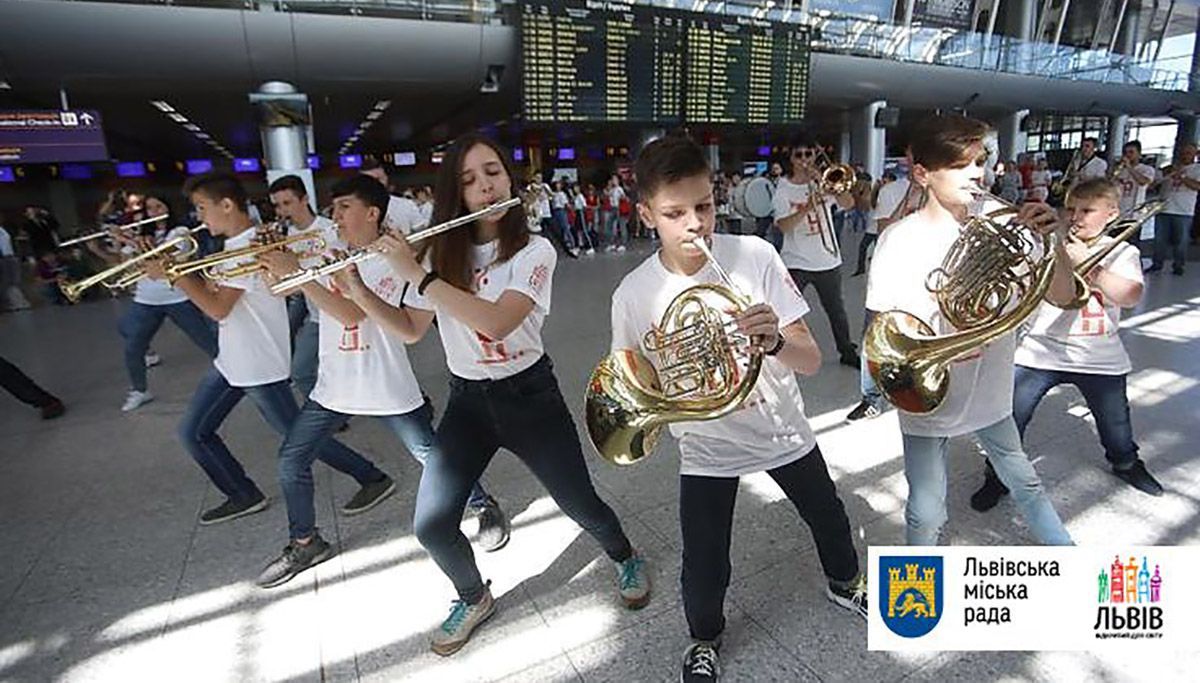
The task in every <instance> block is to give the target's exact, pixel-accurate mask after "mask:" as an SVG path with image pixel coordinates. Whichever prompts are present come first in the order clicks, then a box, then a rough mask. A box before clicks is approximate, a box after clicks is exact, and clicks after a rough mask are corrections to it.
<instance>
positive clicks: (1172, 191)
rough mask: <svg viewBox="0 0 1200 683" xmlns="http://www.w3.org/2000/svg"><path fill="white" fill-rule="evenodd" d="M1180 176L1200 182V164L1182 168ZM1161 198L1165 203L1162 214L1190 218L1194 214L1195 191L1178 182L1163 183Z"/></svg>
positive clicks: (1168, 181)
mask: <svg viewBox="0 0 1200 683" xmlns="http://www.w3.org/2000/svg"><path fill="white" fill-rule="evenodd" d="M1182 175H1183V176H1184V177H1187V178H1190V179H1192V180H1198V181H1200V164H1188V165H1187V166H1185V167H1184V169H1183V174H1182ZM1162 196H1163V199H1164V200H1166V202H1167V207H1166V208H1165V209H1163V213H1170V214H1175V215H1177V216H1191V215H1194V214H1195V213H1196V191H1195V190H1191V189H1188V187H1187V186H1186V185H1184V184H1183V183H1182V182H1180V181H1178V180H1167V181H1165V182H1163V191H1162Z"/></svg>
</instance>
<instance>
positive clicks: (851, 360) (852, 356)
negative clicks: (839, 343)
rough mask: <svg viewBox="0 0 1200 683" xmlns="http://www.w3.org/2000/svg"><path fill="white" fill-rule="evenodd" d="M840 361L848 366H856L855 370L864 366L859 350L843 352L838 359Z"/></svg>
mask: <svg viewBox="0 0 1200 683" xmlns="http://www.w3.org/2000/svg"><path fill="white" fill-rule="evenodd" d="M838 362H839V363H841V364H842V365H845V366H846V367H850V368H854V369H855V370H858V369H860V368H861V367H862V360H861V359H860V358H859V357H858V352H855V353H843V354H842V356H841V358H839V359H838Z"/></svg>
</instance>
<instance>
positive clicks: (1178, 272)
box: [1171, 266, 1183, 275]
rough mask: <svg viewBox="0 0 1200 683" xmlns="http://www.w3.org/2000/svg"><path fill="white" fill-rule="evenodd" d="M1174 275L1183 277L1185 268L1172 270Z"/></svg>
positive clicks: (1178, 267)
mask: <svg viewBox="0 0 1200 683" xmlns="http://www.w3.org/2000/svg"><path fill="white" fill-rule="evenodd" d="M1171 274H1172V275H1183V266H1175V267H1174V268H1172V269H1171Z"/></svg>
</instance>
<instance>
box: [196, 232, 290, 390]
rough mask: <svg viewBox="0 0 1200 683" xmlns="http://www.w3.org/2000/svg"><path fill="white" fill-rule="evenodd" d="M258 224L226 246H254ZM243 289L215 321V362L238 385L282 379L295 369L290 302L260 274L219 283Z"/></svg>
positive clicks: (228, 378) (257, 384)
mask: <svg viewBox="0 0 1200 683" xmlns="http://www.w3.org/2000/svg"><path fill="white" fill-rule="evenodd" d="M255 232H256V229H255V228H251V229H249V230H247V231H245V232H243V233H242V234H240V235H237V236H235V237H230V238H229V239H227V240H225V251H232V250H234V249H240V248H242V247H247V246H250V243H251V242H252V241H253V239H254V234H255ZM221 284H222V286H224V287H229V288H231V289H240V290H242V296H241V297H239V298H238V300H237V303H235V304H234V305H233V309H232V310H230V311H229V315H227V316H225V319H224V320H221V321H220V322H218V324H217V345H218V348H219V350H218V353H217V358H216V360H214V361H213V365H215V366H216V367H217V370H219V371H220V372H221V374H222V375H223V376H224V377H225V380H226V381H227V382H229V384H230V385H232V386H235V387H254V386H259V385H262V384H270V383H272V382H281V381H283V380H285V379H287V378H288V377H289V375H290V374H291V349H290V345H291V344H290V341H291V340H290V334H289V332H288V316H287V304H286V303H284V300H283V298H282V297H277V296H274V295H272V294H271V290H270V288H269V287H267V285H266V284H265V283H264V282H263V281H262V278H261V277H260V276H259V275H258V274H254V275H246V276H243V277H239V278H234V279H231V280H226V281H224V282H222V283H221Z"/></svg>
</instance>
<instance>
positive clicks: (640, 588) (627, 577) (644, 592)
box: [617, 552, 650, 609]
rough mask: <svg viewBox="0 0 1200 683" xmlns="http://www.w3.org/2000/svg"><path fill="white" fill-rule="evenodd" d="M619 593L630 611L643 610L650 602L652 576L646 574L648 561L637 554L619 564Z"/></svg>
mask: <svg viewBox="0 0 1200 683" xmlns="http://www.w3.org/2000/svg"><path fill="white" fill-rule="evenodd" d="M617 592H619V593H620V594H621V602H624V603H625V606H626V607H627V608H629V609H641V608H643V607H645V606H646V603H648V602H650V575H649V574H647V573H646V561H645V560H643V559H642V557H641V555H638V554H637V552H634V553H633V554H632V555H630V556H629V559H627V560H625V561H624V562H618V563H617Z"/></svg>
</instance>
